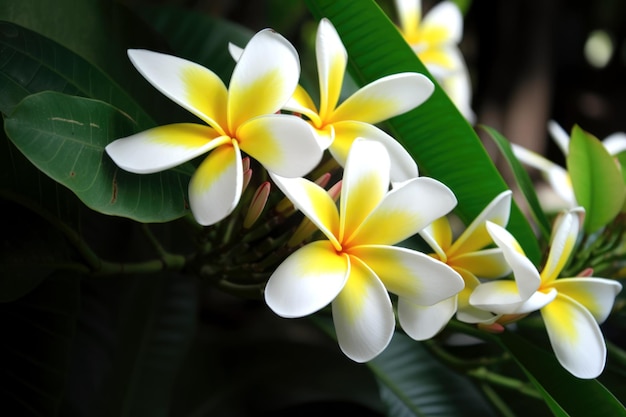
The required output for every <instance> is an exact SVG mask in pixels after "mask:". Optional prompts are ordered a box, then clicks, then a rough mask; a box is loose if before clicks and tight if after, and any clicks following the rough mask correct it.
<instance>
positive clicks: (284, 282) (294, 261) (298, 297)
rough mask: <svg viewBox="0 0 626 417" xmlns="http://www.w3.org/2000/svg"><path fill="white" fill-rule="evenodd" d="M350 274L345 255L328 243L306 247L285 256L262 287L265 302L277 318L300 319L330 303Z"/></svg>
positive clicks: (310, 244)
mask: <svg viewBox="0 0 626 417" xmlns="http://www.w3.org/2000/svg"><path fill="white" fill-rule="evenodd" d="M349 273H350V264H349V261H348V257H347V256H346V255H338V254H337V253H336V252H335V250H334V249H333V246H332V245H331V244H330V242H328V241H317V242H313V243H309V244H308V245H306V246H303V247H302V248H300V249H298V250H297V251H296V252H294V253H292V254H291V255H289V257H288V258H287V259H285V260H284V261H283V263H282V264H280V266H279V267H278V268H277V269H276V271H274V273H273V274H272V276H271V277H270V279H269V280H268V282H267V286H266V287H265V302H266V303H267V305H268V306H269V308H271V309H272V310H273V311H274V312H275V313H276V314H278V315H279V316H281V317H289V318H291V317H303V316H307V315H309V314H312V313H314V312H316V311H318V310H319V309H321V308H323V307H325V306H327V305H328V304H329V303H330V302H332V301H333V300H334V299H335V297H337V294H339V292H340V291H341V290H342V288H343V287H344V285H345V283H346V280H347V279H348V275H349Z"/></svg>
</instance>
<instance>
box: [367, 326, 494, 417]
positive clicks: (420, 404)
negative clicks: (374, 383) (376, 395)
mask: <svg viewBox="0 0 626 417" xmlns="http://www.w3.org/2000/svg"><path fill="white" fill-rule="evenodd" d="M367 366H368V367H369V368H370V369H371V370H372V371H373V372H374V374H375V375H376V377H377V378H378V382H379V385H380V388H381V398H382V400H383V402H384V403H385V404H386V405H387V407H388V414H387V415H388V416H390V417H401V416H402V417H409V416H428V417H435V416H450V417H452V416H481V417H488V416H493V415H495V414H494V412H493V410H492V409H491V407H490V406H489V405H488V404H487V403H486V401H485V400H484V398H483V397H482V394H481V393H480V392H479V391H478V390H477V389H476V387H475V386H474V385H473V384H472V383H471V382H470V381H469V380H468V379H466V378H464V377H462V376H461V375H459V374H457V373H455V372H454V371H452V370H451V369H450V368H448V367H446V366H444V365H442V364H441V363H439V362H437V360H435V359H434V358H433V357H432V356H431V355H430V354H429V353H428V351H427V350H426V349H425V348H424V347H423V346H422V345H421V344H420V343H418V342H415V341H413V340H411V339H409V338H408V337H407V336H406V335H404V334H402V333H399V332H396V334H394V336H393V339H392V341H391V343H390V344H389V346H388V347H387V348H386V349H385V351H383V353H381V354H380V355H379V356H378V357H376V358H375V359H373V360H372V361H370V362H368V364H367Z"/></svg>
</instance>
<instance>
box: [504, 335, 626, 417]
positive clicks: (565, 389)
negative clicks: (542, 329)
mask: <svg viewBox="0 0 626 417" xmlns="http://www.w3.org/2000/svg"><path fill="white" fill-rule="evenodd" d="M495 340H497V341H498V342H499V343H500V345H501V346H502V347H503V348H504V349H506V350H507V351H508V352H509V353H510V354H511V356H512V357H513V358H514V359H515V361H516V362H517V363H518V364H519V365H520V367H521V368H522V370H523V371H524V372H525V373H526V375H527V376H528V378H529V379H530V381H531V382H532V383H533V384H534V385H535V387H536V388H537V390H538V391H539V392H540V393H541V395H542V396H543V397H544V400H545V402H546V404H547V405H548V407H550V409H551V410H552V412H553V413H554V414H555V415H557V416H571V417H587V416H611V417H618V416H626V408H624V406H623V405H622V404H621V403H620V402H619V401H618V400H617V399H616V398H615V396H614V395H613V394H612V393H611V392H610V391H608V390H607V389H606V388H605V387H604V386H603V385H602V384H601V383H600V382H598V381H597V380H595V379H578V378H576V377H574V376H572V375H571V374H570V373H569V372H567V371H566V370H565V369H564V368H563V367H561V365H560V364H559V363H558V362H557V361H556V358H555V357H554V355H552V354H550V353H548V352H546V351H545V350H543V349H541V348H539V347H537V346H535V345H534V344H532V343H530V342H529V341H527V340H526V339H525V338H523V337H521V336H519V335H517V334H515V333H513V332H504V333H502V334H501V335H500V336H499V337H497V338H495Z"/></svg>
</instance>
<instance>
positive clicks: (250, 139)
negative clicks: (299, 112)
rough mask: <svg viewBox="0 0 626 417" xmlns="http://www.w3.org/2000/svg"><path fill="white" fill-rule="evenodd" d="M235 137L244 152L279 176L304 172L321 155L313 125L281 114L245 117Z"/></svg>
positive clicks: (309, 169)
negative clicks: (246, 119) (249, 118)
mask: <svg viewBox="0 0 626 417" xmlns="http://www.w3.org/2000/svg"><path fill="white" fill-rule="evenodd" d="M237 139H238V140H239V146H240V147H241V149H242V150H243V151H244V152H246V153H247V154H248V155H250V156H251V157H253V158H254V159H256V160H257V161H259V162H260V163H261V164H262V165H263V166H264V167H265V169H267V170H268V171H272V172H275V173H276V174H278V175H280V176H283V177H297V176H303V175H306V174H307V173H308V172H309V171H311V170H312V169H313V168H315V167H316V166H317V164H318V163H319V161H320V160H321V159H322V149H321V148H320V147H319V146H318V144H317V142H316V141H315V135H314V133H313V128H312V127H311V126H310V125H309V124H308V123H306V122H305V121H304V120H302V119H300V118H297V117H293V116H289V115H285V114H270V115H265V116H261V117H256V118H253V119H251V120H248V121H246V122H245V123H243V124H242V125H241V126H240V127H239V128H238V129H237Z"/></svg>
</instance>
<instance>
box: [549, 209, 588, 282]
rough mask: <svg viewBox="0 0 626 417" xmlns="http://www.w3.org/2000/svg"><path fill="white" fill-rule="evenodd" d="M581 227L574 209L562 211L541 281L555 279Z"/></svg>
mask: <svg viewBox="0 0 626 417" xmlns="http://www.w3.org/2000/svg"><path fill="white" fill-rule="evenodd" d="M579 229H580V224H579V218H578V215H577V214H576V212H574V211H567V212H564V213H561V215H559V217H558V218H557V220H556V221H555V224H554V228H553V233H552V240H551V242H550V253H549V254H548V260H547V261H546V264H545V266H544V267H543V270H542V271H541V281H542V283H543V284H544V285H546V284H549V283H551V282H552V281H554V280H555V279H556V278H557V277H558V276H559V274H560V273H561V271H562V270H563V267H564V266H565V263H566V262H567V261H568V259H569V257H570V255H571V253H572V250H573V249H574V245H575V244H576V239H577V237H578V231H579Z"/></svg>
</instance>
